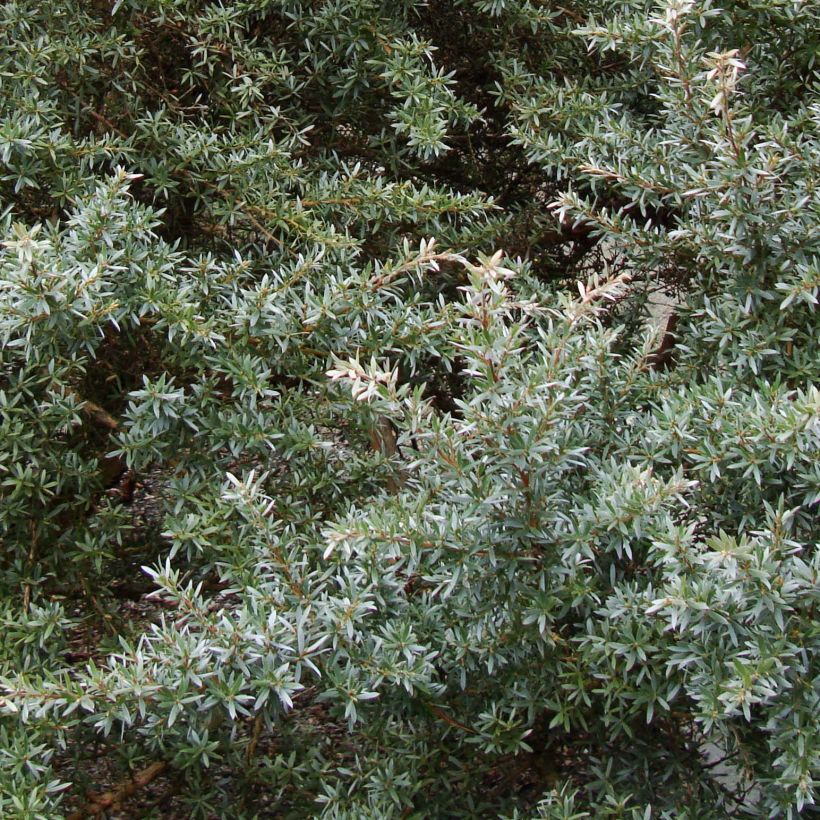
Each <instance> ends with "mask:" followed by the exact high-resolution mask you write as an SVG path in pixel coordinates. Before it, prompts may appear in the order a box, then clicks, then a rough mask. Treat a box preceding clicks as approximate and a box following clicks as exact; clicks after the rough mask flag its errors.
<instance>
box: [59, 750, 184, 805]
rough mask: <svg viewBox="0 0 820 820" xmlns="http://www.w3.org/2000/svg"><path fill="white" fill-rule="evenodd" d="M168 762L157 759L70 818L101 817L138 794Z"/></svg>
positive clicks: (97, 797) (95, 797)
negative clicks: (126, 799)
mask: <svg viewBox="0 0 820 820" xmlns="http://www.w3.org/2000/svg"><path fill="white" fill-rule="evenodd" d="M167 766H168V764H167V763H166V762H165V761H157V762H155V763H152V764H151V765H150V766H147V767H146V768H145V769H143V770H142V771H140V772H137V773H136V774H135V775H134V776H133V777H132V778H131V779H130V780H126V781H125V782H124V783H120V785H119V786H117V787H116V788H115V789H111V791H108V792H105V793H104V794H100V795H95V796H94V797H91V802H90V803H88V805H86V806H83V807H82V808H80V809H77V811H75V812H73V813H72V814H70V815H69V816H68V820H83V818H85V817H99V816H100V815H101V814H103V813H104V812H106V811H108V810H109V809H111V808H113V807H115V806H118V805H119V804H120V803H122V801H123V800H125V798H127V797H130V796H131V795H132V794H136V792H138V791H139V790H140V789H142V788H144V787H145V786H147V785H148V784H149V783H150V782H151V781H152V780H154V779H155V778H156V777H157V775H159V774H161V773H162V772H163V771H164V770H165V769H166V768H167Z"/></svg>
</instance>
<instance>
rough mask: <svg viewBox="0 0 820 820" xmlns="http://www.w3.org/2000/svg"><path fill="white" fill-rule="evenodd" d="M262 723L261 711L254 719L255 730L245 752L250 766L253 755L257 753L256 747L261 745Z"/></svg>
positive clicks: (246, 760)
mask: <svg viewBox="0 0 820 820" xmlns="http://www.w3.org/2000/svg"><path fill="white" fill-rule="evenodd" d="M262 725H263V723H262V713H261V712H260V713H259V714H258V715H257V716H256V719H255V720H254V721H253V732H252V734H251V739H250V743H248V749H247V752H246V753H245V762H246V763H247V764H248V766H249V767H250V765H251V763H252V762H253V756H254V755H255V754H256V747H257V746H258V745H259V738H260V736H261V734H262Z"/></svg>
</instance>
